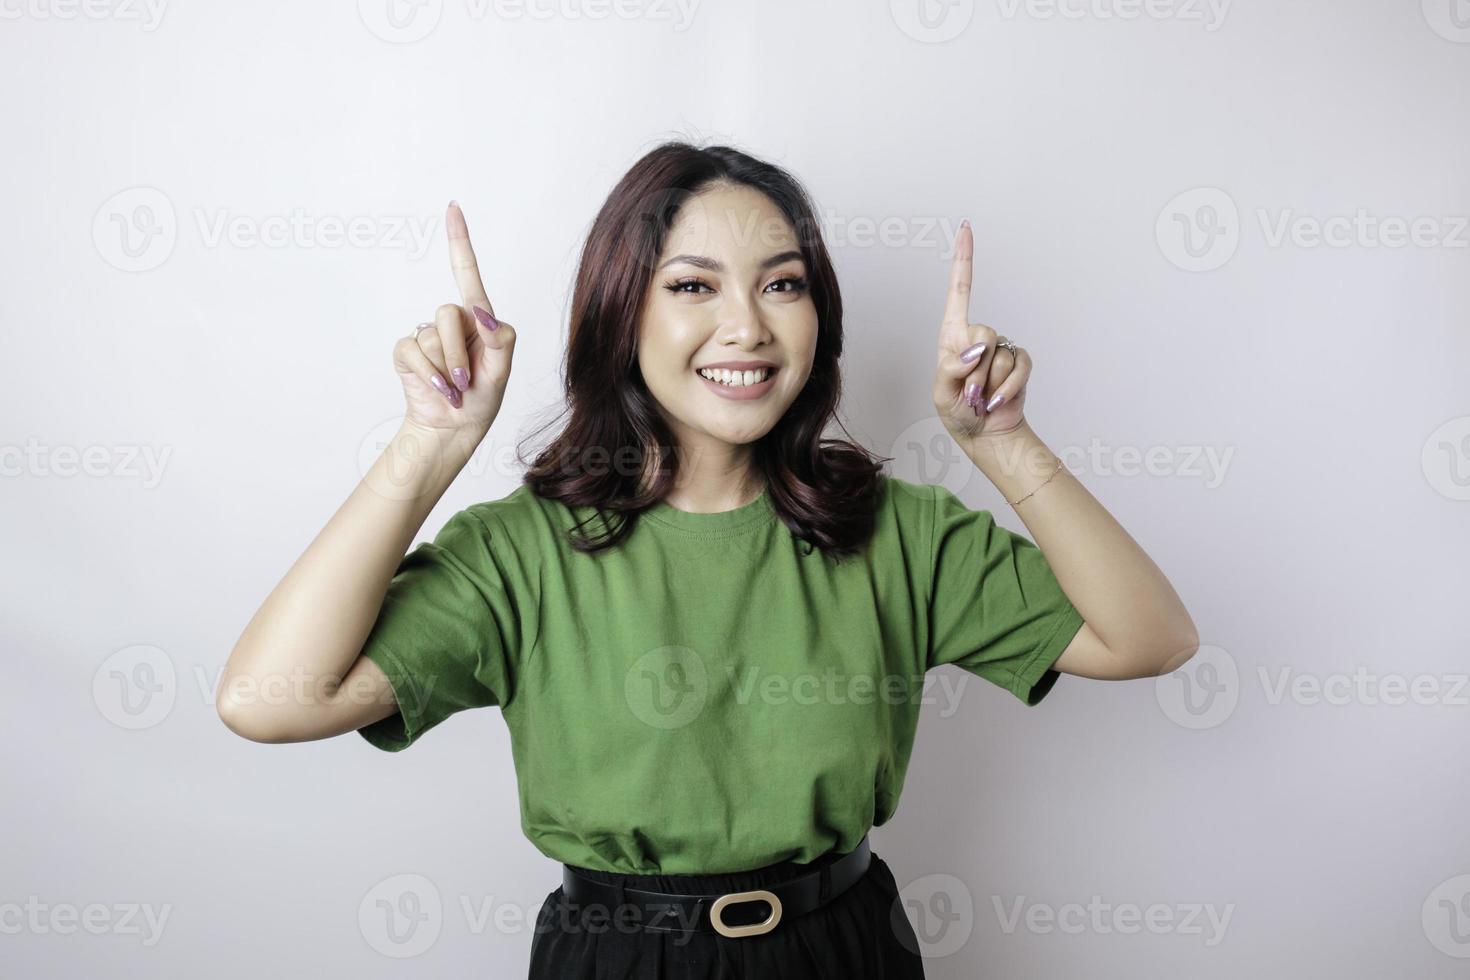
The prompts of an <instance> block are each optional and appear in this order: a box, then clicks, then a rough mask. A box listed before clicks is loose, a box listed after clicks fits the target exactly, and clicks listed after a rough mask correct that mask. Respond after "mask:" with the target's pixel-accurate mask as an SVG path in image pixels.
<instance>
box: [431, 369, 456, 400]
mask: <svg viewBox="0 0 1470 980" xmlns="http://www.w3.org/2000/svg"><path fill="white" fill-rule="evenodd" d="M429 381H430V382H432V383H433V385H434V387H435V388H438V389H439V394H441V395H443V396H444V397H445V398H448V399H449V400H450V401H454V397H453V396H452V395H451V394H450V388H449V386H448V385H447V384H445V383H444V379H443V378H442V377H440V376H439V375H438V374H437V373H436V374H435V375H434V376H433V377H432V378H430V379H429Z"/></svg>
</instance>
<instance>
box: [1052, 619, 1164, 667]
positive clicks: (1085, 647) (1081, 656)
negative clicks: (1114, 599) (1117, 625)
mask: <svg viewBox="0 0 1470 980" xmlns="http://www.w3.org/2000/svg"><path fill="white" fill-rule="evenodd" d="M1052 669H1053V670H1055V671H1057V672H1058V673H1062V674H1073V675H1075V676H1077V677H1091V678H1093V679H1094V680H1101V681H1121V680H1131V679H1133V678H1137V677H1152V676H1154V675H1153V674H1152V672H1150V673H1144V674H1140V673H1139V672H1138V670H1137V668H1136V667H1130V665H1129V664H1128V663H1127V661H1124V660H1122V659H1120V658H1118V657H1117V656H1115V655H1114V654H1113V652H1112V651H1111V650H1109V649H1108V647H1107V644H1105V643H1103V641H1102V638H1101V637H1099V636H1098V635H1097V633H1096V632H1094V631H1093V629H1092V627H1091V626H1089V625H1087V623H1085V622H1084V623H1083V624H1082V628H1081V629H1079V630H1078V631H1077V635H1076V636H1074V637H1072V642H1071V643H1068V644H1067V646H1066V647H1065V648H1064V649H1063V650H1062V655H1061V656H1060V657H1058V658H1057V661H1056V663H1055V664H1053V665H1052Z"/></svg>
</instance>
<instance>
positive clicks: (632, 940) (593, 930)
mask: <svg viewBox="0 0 1470 980" xmlns="http://www.w3.org/2000/svg"><path fill="white" fill-rule="evenodd" d="M835 857H836V855H824V856H823V857H822V858H818V859H817V860H816V861H814V862H813V863H811V864H794V863H792V862H789V861H785V862H782V863H780V864H773V865H768V866H767V867H764V868H758V869H756V870H754V871H741V872H736V873H733V874H717V875H619V874H613V873H611V872H606V871H594V870H591V869H588V868H576V867H575V866H574V868H575V870H577V871H580V872H581V873H583V874H585V875H587V876H589V877H591V878H596V879H597V880H599V881H616V880H621V881H622V882H623V884H624V886H626V887H629V888H645V889H649V890H653V891H666V892H676V893H679V894H690V893H697V892H711V893H716V894H724V893H726V892H737V891H748V890H750V889H753V888H762V887H765V886H767V885H771V884H775V883H778V882H781V881H786V880H789V879H791V878H794V877H798V876H800V875H802V874H806V873H808V872H810V871H811V870H812V869H813V868H816V867H820V866H821V865H822V864H824V863H827V862H829V861H831V860H833V859H834V858H835ZM590 908H591V906H589V907H588V909H590ZM768 912H769V906H767V905H766V904H765V903H764V902H748V903H741V904H739V905H735V906H731V907H730V909H729V910H728V911H727V912H726V914H725V916H724V920H725V922H726V923H727V924H729V925H742V924H745V923H749V922H759V921H762V920H763V919H765V917H766V915H767V913H768ZM918 949H919V942H918V939H917V938H916V937H915V936H914V931H913V928H912V927H911V926H910V925H909V920H908V916H906V915H905V914H904V911H903V907H902V905H901V904H900V902H899V895H898V885H897V883H896V882H895V881H894V880H893V872H892V871H890V870H889V869H888V865H887V864H885V863H884V862H883V859H882V858H880V857H878V855H877V854H873V855H872V857H871V861H870V863H869V865H868V871H867V873H866V874H865V875H863V877H862V878H860V879H859V880H858V881H857V882H856V883H854V884H853V885H852V886H851V887H850V888H848V889H847V890H846V891H844V892H843V893H842V894H841V895H838V896H837V897H836V898H834V899H832V900H831V901H829V902H828V903H827V904H826V905H823V906H822V907H820V908H818V909H815V910H813V911H811V912H808V913H806V914H805V915H802V916H798V917H796V918H794V919H788V918H785V917H783V918H782V919H781V921H780V922H779V923H777V925H776V928H774V929H772V930H771V931H770V932H767V933H763V934H761V935H758V936H740V937H735V938H731V937H729V936H722V935H720V934H718V933H713V932H694V933H688V932H654V931H646V930H643V929H639V928H638V927H637V926H636V925H635V924H632V923H630V922H629V921H628V920H627V919H622V920H614V919H610V918H609V917H608V915H607V913H606V910H603V912H602V914H601V917H600V918H599V917H597V916H596V914H595V913H589V912H588V911H587V909H581V908H578V907H577V906H571V905H569V904H568V903H567V901H566V895H565V894H564V892H563V890H562V889H561V888H560V887H558V888H557V889H556V891H554V892H552V893H551V894H550V895H548V896H546V901H545V902H544V903H542V906H541V912H540V914H539V915H538V916H537V922H536V932H535V938H534V939H533V940H532V942H531V972H530V980H746V978H750V980H781V978H792V980H796V978H800V980H815V978H822V977H833V978H842V980H914V978H919V980H922V978H923V976H924V963H923V958H922V957H921V956H920V955H919V952H918Z"/></svg>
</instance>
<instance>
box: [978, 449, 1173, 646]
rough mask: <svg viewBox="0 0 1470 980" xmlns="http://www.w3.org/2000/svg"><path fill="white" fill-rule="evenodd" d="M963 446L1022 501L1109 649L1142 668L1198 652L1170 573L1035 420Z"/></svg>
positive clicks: (1060, 577)
mask: <svg viewBox="0 0 1470 980" xmlns="http://www.w3.org/2000/svg"><path fill="white" fill-rule="evenodd" d="M962 448H963V449H964V451H965V453H966V455H968V456H969V457H970V459H971V460H972V461H973V462H974V464H975V465H976V467H978V468H979V469H980V471H981V472H982V473H984V474H985V476H986V478H987V479H989V480H990V482H991V483H993V484H994V485H995V487H996V489H997V490H998V491H999V492H1000V493H1001V494H1002V495H1003V496H1004V498H1005V499H1006V501H1007V502H1010V501H1019V502H1018V503H1016V504H1014V505H1013V509H1014V510H1015V512H1016V514H1017V515H1018V516H1019V517H1020V518H1021V520H1022V522H1023V523H1024V524H1025V525H1026V529H1027V531H1029V532H1030V535H1031V538H1032V540H1034V541H1035V542H1036V545H1037V547H1039V548H1040V549H1041V551H1042V553H1043V554H1045V555H1046V559H1047V563H1048V564H1049V565H1050V566H1051V568H1052V571H1053V572H1054V573H1055V575H1056V577H1057V581H1058V582H1059V583H1060V584H1061V586H1062V589H1063V591H1065V592H1066V593H1067V598H1068V599H1070V600H1071V601H1072V604H1073V605H1074V606H1076V607H1077V611H1078V612H1080V613H1081V614H1082V616H1083V618H1084V619H1085V620H1086V621H1087V624H1088V625H1089V626H1090V627H1091V628H1092V630H1093V632H1095V633H1096V634H1097V635H1098V637H1099V638H1100V639H1101V640H1102V641H1103V643H1104V644H1106V645H1107V647H1108V649H1109V651H1111V652H1112V653H1113V654H1114V655H1115V656H1117V657H1118V658H1120V659H1123V660H1126V661H1128V662H1129V663H1130V664H1135V665H1137V666H1138V668H1139V673H1140V674H1142V673H1145V672H1147V673H1162V672H1167V671H1168V670H1172V669H1173V668H1174V667H1175V666H1177V663H1178V662H1180V661H1182V660H1184V659H1187V658H1188V657H1189V656H1190V655H1191V654H1192V653H1193V652H1194V650H1195V649H1196V648H1197V647H1198V645H1199V639H1198V633H1197V630H1196V628H1195V625H1194V621H1193V620H1192V619H1191V618H1190V615H1189V612H1188V610H1186V609H1185V607H1184V603H1183V602H1181V601H1180V598H1179V596H1178V594H1177V593H1176V592H1175V591H1174V588H1173V586H1171V585H1170V584H1169V580H1168V579H1167V578H1165V577H1164V573H1163V572H1162V571H1160V569H1159V567H1158V566H1157V565H1155V564H1154V562H1153V560H1152V559H1150V558H1149V556H1148V555H1147V554H1146V553H1145V552H1144V550H1143V549H1142V548H1141V547H1139V545H1138V542H1136V541H1134V540H1133V538H1132V537H1131V536H1130V535H1129V534H1128V532H1127V531H1125V530H1124V529H1123V527H1122V525H1120V524H1119V523H1118V522H1117V521H1116V520H1115V519H1114V518H1113V516H1112V515H1111V514H1109V513H1108V512H1107V510H1106V509H1105V508H1104V507H1103V506H1102V504H1101V503H1099V502H1098V500H1097V498H1095V497H1094V496H1093V495H1092V494H1091V493H1090V492H1088V490H1087V488H1086V487H1085V486H1083V484H1082V482H1081V481H1080V480H1078V479H1077V478H1076V477H1075V476H1073V475H1072V474H1071V473H1070V472H1069V471H1068V470H1067V468H1066V467H1065V466H1063V467H1062V468H1061V469H1060V470H1058V469H1057V464H1058V462H1059V459H1058V457H1057V456H1056V455H1055V454H1054V453H1053V452H1052V451H1051V450H1050V449H1049V448H1048V447H1047V446H1046V444H1045V443H1044V442H1043V441H1042V440H1041V438H1040V437H1039V436H1037V435H1036V433H1035V432H1034V431H1033V430H1032V429H1031V426H1030V425H1029V424H1028V423H1026V422H1024V421H1023V422H1022V423H1021V424H1020V426H1019V427H1017V428H1016V429H1015V430H1013V431H1012V432H1008V433H1005V434H1003V435H981V436H979V437H977V438H975V439H973V440H970V441H968V443H966V444H963V445H962ZM1053 472H1055V475H1052V474H1053ZM1048 477H1050V479H1049V480H1048ZM1032 491H1035V492H1034V493H1033V492H1032ZM1027 494H1030V496H1026V495H1027ZM1022 497H1024V498H1025V499H1021V498H1022Z"/></svg>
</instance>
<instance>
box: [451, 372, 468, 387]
mask: <svg viewBox="0 0 1470 980" xmlns="http://www.w3.org/2000/svg"><path fill="white" fill-rule="evenodd" d="M449 376H450V377H451V378H453V379H454V386H455V387H456V388H458V389H459V390H460V391H469V390H470V372H468V371H466V370H465V369H464V368H450V369H449Z"/></svg>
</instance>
